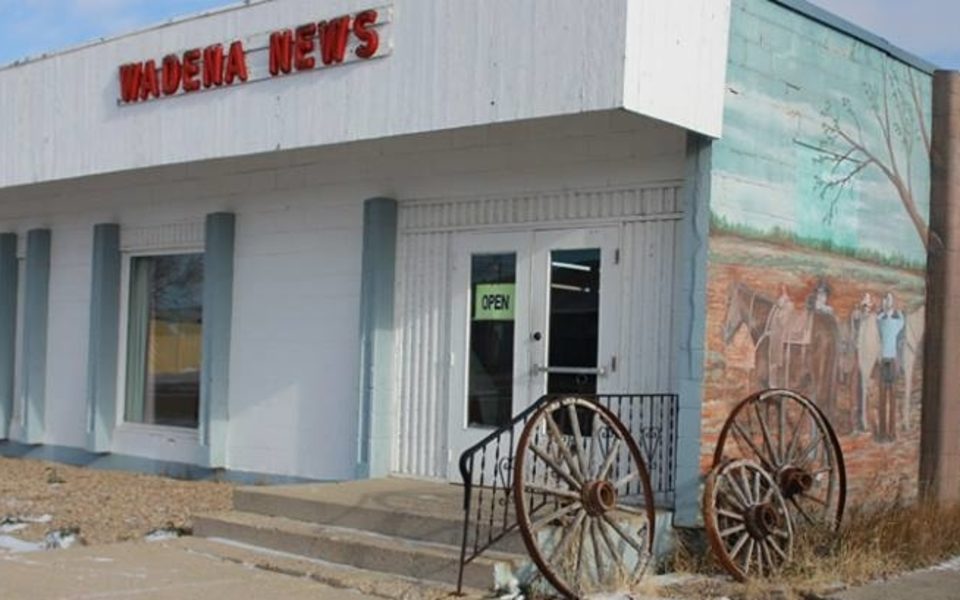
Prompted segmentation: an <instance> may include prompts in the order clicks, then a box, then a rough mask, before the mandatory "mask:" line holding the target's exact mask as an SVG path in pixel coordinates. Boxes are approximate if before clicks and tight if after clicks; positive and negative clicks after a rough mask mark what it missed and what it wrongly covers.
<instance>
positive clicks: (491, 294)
mask: <svg viewBox="0 0 960 600" xmlns="http://www.w3.org/2000/svg"><path fill="white" fill-rule="evenodd" d="M516 281H517V255H516V254H513V253H510V254H486V255H477V256H474V257H473V260H472V263H471V278H470V290H471V294H470V297H471V299H472V300H471V307H470V373H469V379H468V382H469V383H468V386H467V422H468V424H469V425H471V426H476V427H499V426H500V425H503V424H505V423H507V422H509V421H510V418H511V416H512V414H511V413H512V409H513V350H514V348H513V333H514V311H515V301H516Z"/></svg>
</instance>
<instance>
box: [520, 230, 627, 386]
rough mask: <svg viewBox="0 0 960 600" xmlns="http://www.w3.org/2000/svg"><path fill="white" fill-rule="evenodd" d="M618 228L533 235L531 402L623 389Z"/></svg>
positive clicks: (529, 347) (530, 344) (549, 232)
mask: <svg viewBox="0 0 960 600" xmlns="http://www.w3.org/2000/svg"><path fill="white" fill-rule="evenodd" d="M618 245H619V229H618V228H599V229H572V230H564V231H546V232H538V233H536V234H534V239H533V260H532V261H531V279H532V282H531V295H532V297H531V301H530V314H531V329H532V332H531V335H530V343H529V345H528V350H529V355H530V358H529V361H530V362H531V363H532V371H531V373H530V378H529V386H528V392H527V395H528V400H529V402H533V401H535V400H536V399H537V398H539V397H540V396H542V395H544V394H567V393H571V394H596V393H611V392H616V391H619V385H618V383H619V381H618V375H617V373H618V369H617V366H618V365H617V361H618V357H617V353H618V350H619V347H620V335H619V333H620V318H619V314H620V310H619V309H620V275H619V271H620V265H619V264H618V263H619V260H618V257H617V252H618Z"/></svg>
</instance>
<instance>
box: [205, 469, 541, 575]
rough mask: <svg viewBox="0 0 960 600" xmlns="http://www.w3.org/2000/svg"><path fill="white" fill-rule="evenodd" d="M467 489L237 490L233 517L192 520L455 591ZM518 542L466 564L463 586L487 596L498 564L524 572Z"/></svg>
mask: <svg viewBox="0 0 960 600" xmlns="http://www.w3.org/2000/svg"><path fill="white" fill-rule="evenodd" d="M461 494H462V488H460V487H457V486H453V485H449V484H445V483H436V482H422V481H410V480H402V479H381V480H367V481H357V482H350V483H342V484H311V485H303V486H278V487H272V488H269V487H265V488H240V489H237V490H236V492H235V493H234V507H235V509H236V510H234V511H231V512H224V513H216V514H209V515H200V516H197V517H195V518H194V534H195V535H196V536H199V537H206V538H219V539H225V540H230V541H234V542H240V543H243V544H249V545H251V546H256V547H260V548H265V549H269V550H274V551H278V552H284V553H289V554H294V555H299V556H303V557H306V558H310V559H319V560H322V561H326V562H329V563H334V564H338V565H345V566H349V567H353V568H357V569H364V570H367V571H373V572H378V573H390V574H394V575H399V576H402V577H408V578H413V579H416V580H423V581H432V582H438V583H442V584H448V585H450V584H452V585H455V584H456V582H457V574H458V569H459V564H460V562H459V561H460V535H461V531H462V525H463V523H462V520H461V519H462V513H461V512H460V503H461V502H462V496H461ZM522 548H523V546H522V542H521V541H520V539H519V536H511V537H509V538H507V539H505V540H504V541H503V543H501V544H500V545H498V546H497V548H496V549H492V550H490V551H488V552H486V553H484V554H483V555H482V556H480V557H479V558H477V559H475V560H474V561H473V562H471V563H470V564H469V565H467V567H466V569H465V571H464V585H465V586H466V587H468V588H474V589H480V590H486V589H490V588H491V586H492V585H493V577H494V565H495V564H496V563H498V562H500V563H507V564H509V565H510V567H511V568H519V567H520V566H521V565H522V564H523V563H524V562H526V560H527V559H526V557H525V556H524V555H523V554H522Z"/></svg>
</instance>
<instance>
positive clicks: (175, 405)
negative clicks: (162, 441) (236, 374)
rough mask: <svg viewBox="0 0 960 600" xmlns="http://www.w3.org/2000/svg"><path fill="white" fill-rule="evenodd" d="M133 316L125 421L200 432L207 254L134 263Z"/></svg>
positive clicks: (129, 323)
mask: <svg viewBox="0 0 960 600" xmlns="http://www.w3.org/2000/svg"><path fill="white" fill-rule="evenodd" d="M128 314H129V317H128V321H127V371H126V411H125V417H126V420H127V421H128V422H133V423H145V424H150V425H167V426H172V427H189V428H196V427H197V424H198V422H199V409H200V361H201V353H202V339H203V336H202V332H203V254H171V255H164V256H137V257H133V258H132V259H131V262H130V301H129V313H128Z"/></svg>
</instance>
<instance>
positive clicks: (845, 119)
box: [817, 66, 930, 248]
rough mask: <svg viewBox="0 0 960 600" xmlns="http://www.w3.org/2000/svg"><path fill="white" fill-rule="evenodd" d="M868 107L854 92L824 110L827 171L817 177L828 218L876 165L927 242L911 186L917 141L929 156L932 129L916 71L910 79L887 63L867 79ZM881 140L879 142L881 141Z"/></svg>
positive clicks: (924, 227) (921, 238)
mask: <svg viewBox="0 0 960 600" xmlns="http://www.w3.org/2000/svg"><path fill="white" fill-rule="evenodd" d="M864 95H865V96H866V98H867V100H868V101H869V104H870V108H869V111H868V112H867V113H866V114H861V113H858V112H857V110H856V109H855V108H854V105H853V102H852V101H851V100H850V98H844V99H843V100H842V101H841V104H840V106H839V107H835V106H834V105H833V104H832V103H828V104H827V106H826V108H825V109H824V110H823V111H822V115H823V117H824V119H825V120H824V124H823V133H824V137H825V140H824V141H825V144H823V145H822V146H821V147H820V148H818V150H819V151H820V152H821V153H822V154H823V157H822V158H821V159H819V160H818V162H819V163H820V164H823V165H825V166H827V167H829V169H828V172H827V173H826V174H824V175H820V176H818V177H817V185H818V187H819V188H820V194H821V197H822V198H823V199H824V200H826V201H827V212H826V215H825V220H826V221H827V222H829V221H832V220H833V219H834V217H836V214H837V211H838V210H839V205H840V203H841V201H842V199H843V196H844V193H845V192H846V191H847V190H848V189H849V187H850V185H851V184H852V183H853V182H854V180H855V179H857V177H858V176H860V175H861V174H862V173H863V172H864V171H867V170H868V169H871V168H875V169H877V170H879V171H880V172H881V173H882V174H883V175H884V177H885V178H886V179H887V180H888V181H889V182H890V184H891V185H892V186H893V187H894V189H895V190H896V192H897V195H898V197H899V198H900V202H901V203H902V204H903V207H904V209H905V210H906V211H907V214H908V215H909V217H910V220H911V221H912V222H913V225H914V227H915V228H916V230H917V234H918V235H919V236H920V241H921V242H922V243H923V245H924V247H925V248H929V245H930V240H929V238H930V231H929V228H928V226H927V223H926V220H925V219H924V217H923V215H922V214H921V212H920V210H919V208H918V207H917V202H916V198H915V196H914V190H913V175H914V174H913V163H914V158H915V154H916V152H917V146H918V145H922V152H924V153H925V155H926V157H927V158H928V159H929V156H930V134H929V132H928V131H927V128H926V119H925V118H924V107H923V103H922V101H921V94H920V90H919V88H918V86H917V85H916V81H915V80H914V77H913V74H912V73H909V75H908V77H907V81H904V78H903V77H901V76H899V75H897V74H896V73H895V72H892V71H891V70H890V69H889V68H888V67H886V66H884V68H883V72H882V78H881V82H880V84H879V85H872V84H869V85H865V86H864ZM877 140H879V142H880V143H879V145H878V144H877Z"/></svg>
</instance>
